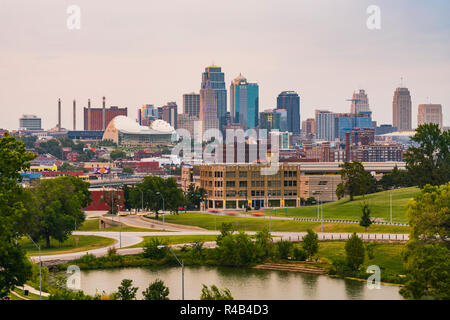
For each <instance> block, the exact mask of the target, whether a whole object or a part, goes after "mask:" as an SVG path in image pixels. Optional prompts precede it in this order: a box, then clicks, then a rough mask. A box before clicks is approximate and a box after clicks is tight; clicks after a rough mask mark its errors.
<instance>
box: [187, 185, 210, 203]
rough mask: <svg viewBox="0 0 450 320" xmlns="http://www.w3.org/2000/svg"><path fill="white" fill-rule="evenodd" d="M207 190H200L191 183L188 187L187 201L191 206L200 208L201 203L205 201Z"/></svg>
mask: <svg viewBox="0 0 450 320" xmlns="http://www.w3.org/2000/svg"><path fill="white" fill-rule="evenodd" d="M205 195H206V190H205V189H204V188H199V187H198V186H195V185H194V184H193V183H191V184H190V185H189V187H188V190H187V193H186V201H187V203H188V204H189V205H191V206H195V207H196V208H199V207H200V203H201V202H202V201H204V200H205Z"/></svg>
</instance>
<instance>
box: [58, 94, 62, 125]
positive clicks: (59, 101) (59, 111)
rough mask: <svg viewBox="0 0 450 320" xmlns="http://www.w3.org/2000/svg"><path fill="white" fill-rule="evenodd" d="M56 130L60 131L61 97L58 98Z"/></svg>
mask: <svg viewBox="0 0 450 320" xmlns="http://www.w3.org/2000/svg"><path fill="white" fill-rule="evenodd" d="M58 131H61V99H58Z"/></svg>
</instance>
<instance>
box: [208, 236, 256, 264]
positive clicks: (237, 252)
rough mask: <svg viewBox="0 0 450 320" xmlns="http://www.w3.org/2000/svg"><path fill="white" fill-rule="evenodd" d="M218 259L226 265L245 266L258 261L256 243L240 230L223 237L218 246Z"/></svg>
mask: <svg viewBox="0 0 450 320" xmlns="http://www.w3.org/2000/svg"><path fill="white" fill-rule="evenodd" d="M217 253H218V260H219V262H220V263H221V264H222V265H224V266H233V267H243V266H248V265H250V264H252V263H254V262H255V261H256V252H255V244H254V243H253V241H252V240H251V239H250V237H249V236H248V235H247V234H245V233H243V232H240V233H238V234H230V235H227V236H225V237H223V238H222V240H221V241H220V243H219V244H218V246H217Z"/></svg>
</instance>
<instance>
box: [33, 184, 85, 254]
mask: <svg viewBox="0 0 450 320" xmlns="http://www.w3.org/2000/svg"><path fill="white" fill-rule="evenodd" d="M88 188H89V184H88V183H87V182H84V181H82V180H81V179H79V178H76V177H61V178H56V179H45V180H41V181H39V182H37V183H35V184H34V185H33V188H31V190H30V191H29V192H30V193H31V194H30V201H29V202H28V203H27V207H28V208H27V209H28V212H29V214H30V218H31V217H32V219H33V221H34V223H35V228H34V229H33V230H31V237H32V238H33V240H35V241H38V240H39V239H45V240H46V246H47V248H49V247H50V238H54V239H56V240H58V241H60V242H63V241H65V240H67V238H68V237H69V235H70V234H71V233H72V231H74V230H75V227H76V226H77V225H78V226H79V225H81V224H82V223H83V221H84V219H85V216H84V212H83V210H82V208H83V207H86V206H87V205H88V204H89V203H90V202H91V201H92V200H91V198H90V192H89V189H88Z"/></svg>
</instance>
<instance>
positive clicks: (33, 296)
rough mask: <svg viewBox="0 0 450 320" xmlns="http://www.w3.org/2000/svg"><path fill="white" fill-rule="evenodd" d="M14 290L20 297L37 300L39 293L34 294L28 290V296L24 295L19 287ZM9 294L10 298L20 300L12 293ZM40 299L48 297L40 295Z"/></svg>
mask: <svg viewBox="0 0 450 320" xmlns="http://www.w3.org/2000/svg"><path fill="white" fill-rule="evenodd" d="M14 292H16V293H18V294H19V295H21V296H22V297H24V298H27V299H29V300H39V295H38V294H34V293H31V292H29V293H28V296H26V295H25V292H24V291H23V290H22V289H20V288H15V289H14ZM9 296H10V297H11V300H22V299H20V298H19V297H17V296H15V295H13V294H12V293H10V294H9ZM42 300H48V297H44V296H42Z"/></svg>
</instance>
